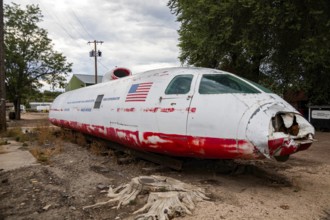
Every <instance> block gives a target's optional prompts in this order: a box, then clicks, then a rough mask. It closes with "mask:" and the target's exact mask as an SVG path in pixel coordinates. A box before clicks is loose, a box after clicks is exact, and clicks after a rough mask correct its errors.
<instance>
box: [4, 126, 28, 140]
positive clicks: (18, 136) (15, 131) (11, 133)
mask: <svg viewBox="0 0 330 220" xmlns="http://www.w3.org/2000/svg"><path fill="white" fill-rule="evenodd" d="M1 137H9V138H14V139H15V140H16V141H18V142H25V141H29V140H30V137H29V135H28V134H26V133H23V132H22V129H21V128H12V129H8V130H7V131H5V132H3V133H1Z"/></svg>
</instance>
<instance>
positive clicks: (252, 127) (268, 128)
mask: <svg viewBox="0 0 330 220" xmlns="http://www.w3.org/2000/svg"><path fill="white" fill-rule="evenodd" d="M314 133H315V130H314V127H313V126H312V125H311V124H310V123H309V122H308V121H307V120H306V119H305V118H304V117H302V116H301V115H300V114H299V113H298V112H296V111H292V112H288V109H287V108H286V107H285V106H283V105H281V104H267V105H263V106H261V107H259V108H258V109H256V110H255V112H254V113H253V114H252V115H251V117H250V118H249V120H248V124H247V127H246V137H247V139H248V140H249V141H250V142H251V143H252V144H253V145H254V146H255V147H256V148H257V149H258V150H259V151H260V152H261V153H262V154H263V155H264V156H265V157H268V158H271V157H273V158H275V159H276V160H278V161H286V160H287V159H288V158H289V156H290V155H291V154H293V153H295V152H297V151H301V150H305V149H307V148H309V147H310V145H311V144H312V143H313V137H314Z"/></svg>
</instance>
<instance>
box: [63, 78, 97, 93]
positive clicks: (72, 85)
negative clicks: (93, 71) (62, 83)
mask: <svg viewBox="0 0 330 220" xmlns="http://www.w3.org/2000/svg"><path fill="white" fill-rule="evenodd" d="M97 82H102V76H98V77H97ZM94 84H95V76H94V75H85V74H73V76H72V77H71V79H70V81H69V82H68V84H67V86H66V87H65V91H66V92H67V91H71V90H75V89H79V88H82V87H86V86H91V85H94Z"/></svg>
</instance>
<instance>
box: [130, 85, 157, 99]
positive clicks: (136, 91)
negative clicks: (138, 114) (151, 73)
mask: <svg viewBox="0 0 330 220" xmlns="http://www.w3.org/2000/svg"><path fill="white" fill-rule="evenodd" d="M151 86H152V82H146V83H138V84H133V85H131V88H130V89H129V91H128V94H127V96H126V100H125V102H144V101H145V100H146V99H147V96H148V94H149V90H150V88H151Z"/></svg>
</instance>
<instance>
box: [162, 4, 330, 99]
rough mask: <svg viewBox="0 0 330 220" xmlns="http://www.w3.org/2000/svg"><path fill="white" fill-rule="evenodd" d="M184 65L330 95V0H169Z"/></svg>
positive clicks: (313, 95)
mask: <svg viewBox="0 0 330 220" xmlns="http://www.w3.org/2000/svg"><path fill="white" fill-rule="evenodd" d="M168 6H169V7H170V9H171V11H172V12H173V13H174V14H176V15H177V20H178V21H179V22H181V27H180V30H179V47H180V48H181V53H180V57H179V58H180V60H181V62H182V63H183V64H188V65H194V66H202V67H211V68H218V69H224V70H227V71H230V72H233V73H236V74H238V75H240V76H243V77H246V78H248V79H251V80H254V81H257V82H261V83H263V84H265V85H266V86H268V87H270V88H272V89H274V90H275V91H277V92H278V93H283V92H284V91H286V90H301V89H304V90H305V91H307V93H308V95H309V97H310V99H311V101H312V102H314V103H323V104H325V103H329V100H330V50H329V48H330V1H328V0H319V1H312V0H299V1H298V0H294V1H283V0H267V1H259V0H195V1H193V2H191V1H188V0H170V1H169V2H168Z"/></svg>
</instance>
